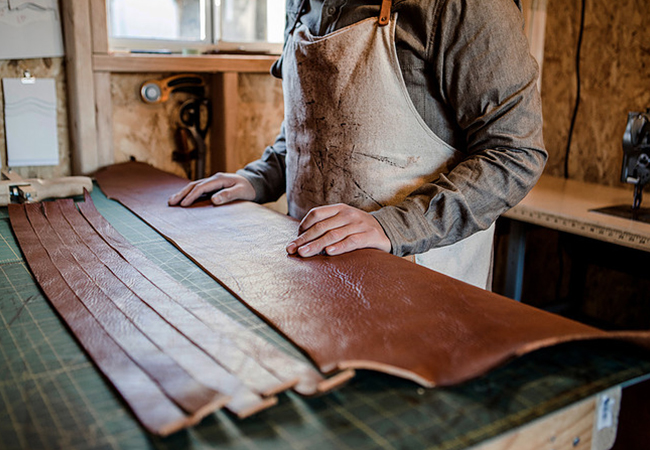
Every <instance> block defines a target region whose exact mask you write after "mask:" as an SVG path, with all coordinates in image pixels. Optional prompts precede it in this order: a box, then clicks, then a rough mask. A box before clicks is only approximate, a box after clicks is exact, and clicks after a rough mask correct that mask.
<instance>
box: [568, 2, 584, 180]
mask: <svg viewBox="0 0 650 450" xmlns="http://www.w3.org/2000/svg"><path fill="white" fill-rule="evenodd" d="M586 3H587V0H582V10H581V12H580V32H579V34H578V49H577V51H576V102H575V106H574V107H573V117H572V118H571V127H570V128H569V137H568V138H567V144H566V153H565V155H564V178H569V153H570V152H571V139H572V138H573V129H574V127H575V125H576V117H577V116H578V107H579V106H580V53H581V50H582V36H583V34H584V31H585V9H586Z"/></svg>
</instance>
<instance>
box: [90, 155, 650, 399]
mask: <svg viewBox="0 0 650 450" xmlns="http://www.w3.org/2000/svg"><path fill="white" fill-rule="evenodd" d="M96 178H97V181H98V182H99V185H100V187H101V188H102V190H103V191H104V192H105V193H106V194H107V195H108V196H109V197H111V198H114V199H116V200H119V201H120V202H121V203H123V204H124V205H126V206H127V207H128V208H130V209H131V210H132V211H134V212H135V213H136V214H137V215H139V216H140V217H141V218H143V219H144V220H145V221H146V222H148V223H150V224H151V225H152V226H153V227H154V228H156V229H157V230H158V231H159V232H161V233H162V234H163V235H165V236H166V237H167V238H168V239H169V240H170V241H171V242H173V243H174V244H175V245H176V246H178V247H179V248H180V249H181V250H182V251H184V252H185V253H186V254H188V255H189V256H190V257H191V258H192V259H193V260H194V261H196V262H197V264H199V265H200V266H201V267H203V268H204V269H206V270H207V271H208V273H211V274H212V275H213V276H214V277H215V278H216V279H218V280H219V281H220V282H221V283H223V284H224V285H225V286H226V287H227V288H229V289H230V290H231V291H232V292H233V293H235V294H236V295H237V296H239V297H240V299H241V300H242V301H243V302H244V303H246V304H247V305H248V306H249V307H251V308H252V309H253V310H254V311H256V312H257V313H258V314H260V315H261V316H262V317H264V318H265V319H266V320H267V321H268V322H269V323H270V324H272V325H273V326H274V327H276V328H277V329H278V330H280V331H281V332H282V333H284V334H285V335H286V336H287V337H288V338H289V339H290V340H292V341H293V342H294V343H295V344H296V345H297V346H298V347H300V348H301V349H303V350H304V351H305V352H306V353H307V354H308V355H309V356H310V357H311V358H312V359H313V360H314V361H315V362H316V364H317V365H318V367H320V369H321V370H322V371H323V372H325V373H330V372H332V371H336V370H340V369H344V368H364V369H375V370H380V371H383V372H386V373H391V374H395V375H399V376H402V377H405V378H408V379H412V380H414V381H416V382H418V383H420V384H422V385H424V386H435V385H450V384H454V383H459V382H462V381H465V380H467V379H470V378H474V377H476V376H479V375H481V374H483V373H485V372H486V371H487V370H489V369H491V368H494V367H495V366H497V365H499V364H502V363H503V362H505V361H507V360H509V359H511V358H513V357H516V356H519V355H522V354H525V353H527V352H530V351H532V350H535V349H538V348H541V347H546V346H549V345H554V344H557V343H560V342H567V341H572V340H581V339H608V338H611V339H624V340H628V341H633V342H635V343H639V344H641V345H644V346H647V347H650V332H636V333H633V332H628V333H618V334H617V333H607V332H604V331H601V330H598V329H596V328H592V327H589V326H586V325H583V324H580V323H577V322H574V321H571V320H568V319H565V318H562V317H560V316H557V315H554V314H550V313H547V312H544V311H541V310H538V309H535V308H533V307H530V306H527V305H525V304H522V303H519V302H515V301H513V300H510V299H507V298H505V297H501V296H499V295H496V294H494V293H491V292H488V291H484V290H482V289H479V288H475V287H473V286H470V285H467V284H465V283H462V282H459V281H457V280H454V279H451V278H449V277H446V276H444V275H441V274H439V273H436V272H434V271H431V270H429V269H426V268H424V267H421V266H418V265H416V264H412V263H410V262H408V261H405V260H403V259H402V258H398V257H395V256H392V255H389V254H387V253H384V252H381V251H378V250H370V249H368V250H361V251H356V252H353V253H349V254H346V255H342V256H337V257H327V256H317V257H312V258H306V259H302V258H300V257H293V256H287V253H286V251H285V245H286V244H287V242H289V241H290V240H291V239H292V238H294V237H295V236H296V234H297V230H298V224H297V222H296V221H294V220H293V219H291V218H289V217H287V216H282V215H280V214H278V213H276V212H273V211H271V210H268V209H266V208H264V207H262V206H259V205H255V204H252V203H245V202H240V203H235V204H230V205H225V206H220V207H213V206H212V205H211V204H210V203H209V202H208V201H203V202H199V203H197V204H196V205H194V206H192V207H189V208H180V207H168V206H167V198H168V197H169V196H170V195H171V194H173V193H175V192H177V191H179V190H180V189H181V188H182V187H183V186H185V184H186V183H187V181H186V180H184V179H182V178H180V177H176V176H174V175H171V174H166V173H164V172H161V171H158V170H156V169H154V168H152V167H150V166H148V165H145V164H141V163H126V164H120V165H115V166H111V167H109V168H108V169H106V170H103V171H100V172H98V173H97V174H96Z"/></svg>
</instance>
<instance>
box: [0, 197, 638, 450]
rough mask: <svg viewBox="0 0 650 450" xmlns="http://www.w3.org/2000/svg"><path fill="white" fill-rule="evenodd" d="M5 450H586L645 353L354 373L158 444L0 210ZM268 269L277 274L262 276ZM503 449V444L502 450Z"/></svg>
mask: <svg viewBox="0 0 650 450" xmlns="http://www.w3.org/2000/svg"><path fill="white" fill-rule="evenodd" d="M93 200H94V202H95V205H96V206H97V208H98V209H99V211H100V212H101V213H102V214H103V215H104V217H106V219H107V220H108V221H110V222H111V223H112V224H113V226H114V227H115V228H116V229H117V230H118V231H119V232H120V233H122V234H123V235H124V236H125V237H126V238H127V239H129V240H130V241H131V242H132V243H133V244H134V245H135V246H137V247H138V248H140V249H141V250H142V251H143V252H144V253H145V254H146V255H147V257H149V258H150V259H151V260H152V261H154V262H155V263H156V264H158V265H159V266H160V267H161V268H162V269H163V270H165V271H166V272H168V273H169V274H170V275H171V276H172V277H174V278H175V279H177V280H178V281H180V282H181V283H183V284H184V285H185V286H187V287H188V288H190V289H192V290H193V291H195V292H197V293H198V294H199V295H201V296H202V297H203V298H205V299H206V300H207V301H209V302H210V303H212V304H214V305H216V306H217V307H219V308H220V309H221V310H223V311H225V312H226V313H227V314H229V315H231V316H232V317H233V318H234V319H236V320H238V321H239V322H240V323H242V324H244V325H245V326H246V327H248V328H250V329H251V330H253V331H255V332H256V333H259V334H260V335H261V336H263V337H264V338H266V339H268V340H269V341H270V342H272V343H273V344H274V345H277V346H279V347H280V348H282V349H284V350H285V351H287V352H290V353H291V354H293V355H295V356H297V357H301V358H303V356H302V355H301V354H300V353H299V352H298V351H297V350H296V349H294V348H293V347H292V346H291V345H290V344H289V343H288V342H287V341H285V340H284V339H283V338H282V337H280V336H279V335H278V334H276V333H275V332H274V331H273V330H272V329H271V328H270V327H269V326H267V325H266V324H265V323H264V322H263V321H261V320H260V319H259V318H258V317H257V316H256V315H254V314H253V313H251V312H250V311H249V310H247V309H246V308H245V307H244V306H242V304H241V303H240V302H239V301H238V300H237V299H236V298H234V297H233V296H232V295H231V294H230V293H228V291H226V290H225V289H224V288H222V287H221V286H220V285H219V284H218V283H217V282H216V281H214V280H213V279H212V278H211V277H209V276H208V275H206V274H205V273H204V272H202V271H201V270H199V269H198V268H197V267H196V266H195V265H194V264H193V263H192V262H191V261H190V260H189V259H187V258H186V257H185V256H184V255H183V254H181V253H180V252H179V251H178V250H176V248H175V247H173V246H172V245H171V244H169V243H168V242H167V241H166V240H165V239H164V238H162V237H161V236H160V235H158V234H157V233H156V232H155V231H153V230H152V229H151V228H149V227H148V226H147V225H146V224H144V223H143V222H141V221H140V220H139V219H138V218H136V217H135V216H134V215H133V214H131V213H130V212H129V211H127V210H126V209H125V208H123V207H122V206H120V205H119V204H117V203H115V202H113V201H110V200H108V199H106V197H104V196H103V194H102V193H101V192H100V191H99V189H97V188H96V189H95V190H94V192H93ZM0 237H1V238H0V321H1V322H0V374H2V376H1V378H0V449H19V448H20V449H36V448H39V449H40V448H53V449H54V448H56V449H59V448H66V449H72V448H74V449H98V448H101V449H103V448H106V449H146V448H169V449H176V448H192V449H202V448H216V447H218V448H220V449H221V448H223V449H305V448H309V449H313V450H316V449H321V448H322V449H355V450H364V449H373V448H381V449H397V448H414V449H422V448H430V449H438V450H443V449H444V450H454V449H465V448H470V447H472V446H479V447H477V448H480V449H481V450H484V449H485V450H487V449H490V450H492V449H498V448H505V447H503V445H505V444H504V442H510V443H512V442H513V441H516V442H518V444H517V446H516V447H515V448H517V449H522V450H523V449H527V448H531V449H532V448H540V447H541V446H542V445H543V444H549V443H552V445H553V446H554V448H576V449H590V448H591V442H592V425H593V423H594V420H595V418H594V417H595V412H596V411H597V410H598V408H597V406H596V398H597V396H598V395H599V394H601V393H603V392H616V391H617V390H619V389H620V388H625V387H627V386H631V385H635V384H637V383H640V382H642V381H645V380H647V379H650V353H648V352H647V351H642V350H640V349H638V348H636V347H633V346H631V345H629V344H623V343H613V342H612V343H609V342H602V341H601V342H591V343H590V342H583V343H571V344H564V345H560V346H556V347H552V348H548V349H544V350H541V351H537V352H534V353H532V354H529V355H526V356H524V357H522V358H520V359H517V360H515V361H511V362H510V363H508V364H506V365H504V366H502V367H499V368H497V369H495V370H493V371H491V372H490V373H489V374H487V375H485V376H483V377H481V378H479V379H476V380H473V381H470V382H466V383H464V384H462V385H459V386H455V387H448V388H434V389H423V388H421V387H419V386H418V385H416V384H414V383H412V382H410V381H405V380H401V379H398V378H395V377H392V376H389V375H383V374H378V373H374V372H366V371H360V372H358V373H357V376H356V377H355V378H354V379H353V380H352V381H350V382H349V383H348V384H347V385H346V386H344V387H343V388H341V389H339V390H337V391H335V392H332V393H329V394H326V395H323V396H321V397H318V398H309V399H307V398H303V397H300V396H298V395H296V394H293V393H288V394H282V395H281V396H280V398H279V404H278V405H276V406H274V407H272V408H270V409H268V410H266V411H263V412H261V413H259V414H257V415H255V416H253V417H250V418H248V419H244V420H239V419H237V418H235V417H233V416H232V415H230V414H229V413H227V412H223V411H220V412H217V413H215V414H213V415H211V416H209V417H207V418H206V419H204V420H203V422H201V423H200V424H199V425H198V426H196V427H194V428H191V429H189V430H186V431H182V432H179V433H176V434H174V435H172V436H170V437H167V438H156V437H152V436H150V435H148V434H147V433H146V432H145V431H144V430H143V429H142V428H141V427H140V426H139V424H138V423H137V422H136V420H135V419H134V417H133V416H132V415H131V413H130V411H129V409H128V408H127V407H126V406H125V404H124V403H123V402H122V401H121V399H120V398H119V396H118V395H117V394H116V392H115V391H114V390H113V388H112V387H111V385H110V384H108V383H107V381H106V380H105V379H104V378H103V377H102V375H101V374H100V373H99V371H98V370H97V369H96V368H95V367H94V365H93V363H92V362H91V361H90V360H89V359H88V357H87V356H86V355H85V353H84V352H83V351H82V350H81V348H80V346H79V345H78V344H77V342H76V341H75V340H74V338H73V337H72V336H71V335H70V333H69V332H68V331H67V329H66V326H65V324H64V323H63V322H62V321H61V320H60V318H59V317H58V315H57V314H56V312H55V311H54V310H53V308H52V307H51V306H50V305H49V303H48V302H47V300H46V299H45V298H44V297H43V295H42V293H41V291H40V290H39V287H38V286H37V285H36V284H35V282H34V280H33V278H32V276H31V274H30V272H29V270H28V268H27V267H26V264H25V262H24V260H23V257H22V255H21V253H20V250H19V248H18V247H17V244H16V241H15V239H14V237H13V235H12V232H11V227H10V225H9V221H8V214H7V209H6V208H0ZM269 270H272V269H271V268H269ZM511 448H512V447H511Z"/></svg>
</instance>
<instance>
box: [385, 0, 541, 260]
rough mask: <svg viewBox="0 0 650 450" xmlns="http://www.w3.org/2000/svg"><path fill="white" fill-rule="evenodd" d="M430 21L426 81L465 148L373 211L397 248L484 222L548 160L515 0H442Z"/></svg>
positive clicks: (442, 240)
mask: <svg viewBox="0 0 650 450" xmlns="http://www.w3.org/2000/svg"><path fill="white" fill-rule="evenodd" d="M434 21H435V25H434V27H433V29H434V30H436V31H434V32H433V33H432V36H431V40H430V41H429V44H428V45H429V49H428V50H427V52H428V53H429V58H428V62H429V67H430V69H429V70H428V71H427V77H428V80H427V83H428V85H429V86H433V87H434V88H433V89H435V90H436V91H437V95H438V96H439V98H440V99H441V102H442V103H444V104H445V105H447V106H448V110H449V111H450V113H449V114H450V115H451V116H452V117H453V120H455V122H456V124H457V126H458V128H459V130H460V131H461V134H462V135H463V137H464V142H463V141H462V140H460V141H459V142H460V145H459V143H458V142H456V143H455V145H456V147H457V148H458V149H459V150H461V151H462V152H464V153H465V154H466V157H465V159H464V160H463V161H462V162H461V163H459V164H458V165H457V166H456V167H454V168H453V169H452V170H451V171H450V172H449V173H447V174H445V175H442V176H440V177H439V178H438V179H437V180H435V181H434V182H432V183H428V184H425V185H423V186H421V187H420V188H419V189H417V190H416V191H415V192H413V193H412V194H411V195H410V196H409V197H408V198H407V199H406V200H405V201H403V202H402V203H400V204H398V205H394V206H386V207H383V208H381V209H380V210H378V211H375V212H373V213H372V214H373V215H374V217H375V218H376V219H377V220H378V221H379V223H380V224H381V225H382V227H383V228H384V230H385V232H386V234H387V235H388V237H389V239H390V240H391V243H392V246H393V248H392V253H394V254H397V255H407V254H416V253H422V252H424V251H427V250H429V249H431V248H435V247H442V246H446V245H450V244H453V243H454V242H457V241H459V240H461V239H464V238H466V237H468V236H469V235H471V234H473V233H475V232H477V231H479V230H483V229H486V228H488V227H489V226H490V225H491V224H492V223H493V222H494V221H495V220H496V219H497V218H498V217H499V215H500V214H502V213H503V212H505V211H507V210H508V209H509V208H511V207H512V206H514V205H516V204H517V203H518V202H519V201H521V199H522V198H523V197H524V196H525V195H526V194H527V193H528V191H529V190H530V189H531V188H532V187H533V186H534V184H535V183H536V182H537V180H538V178H539V176H540V175H541V173H542V170H543V168H544V164H545V162H546V159H547V153H546V150H545V149H544V143H543V137H542V108H541V100H540V96H539V92H538V89H537V79H538V66H537V63H536V62H535V60H534V59H533V57H532V56H531V55H530V52H529V50H528V45H527V41H526V37H525V35H524V34H523V31H522V17H521V13H520V11H519V9H518V8H517V5H516V4H515V3H514V2H513V1H512V0H450V1H445V2H441V3H440V4H439V5H438V8H437V9H436V11H435V14H434ZM426 119H428V122H429V123H431V122H432V121H435V119H432V118H430V117H429V118H426V117H425V120H426ZM433 128H434V131H435V126H434V127H433Z"/></svg>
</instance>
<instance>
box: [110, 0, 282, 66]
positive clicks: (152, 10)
mask: <svg viewBox="0 0 650 450" xmlns="http://www.w3.org/2000/svg"><path fill="white" fill-rule="evenodd" d="M284 5H285V2H284V0H107V2H106V7H107V15H108V34H109V43H110V47H111V49H112V50H126V51H137V50H143V51H172V52H181V51H183V50H185V49H188V50H194V51H196V50H198V51H206V50H218V51H250V52H271V53H280V51H281V50H282V40H283V32H284Z"/></svg>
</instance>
